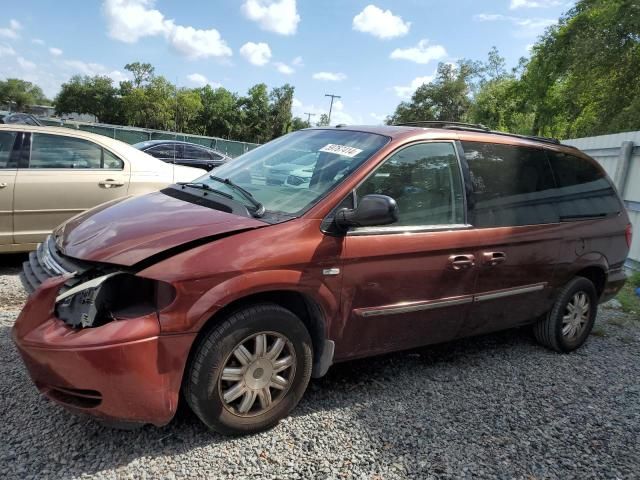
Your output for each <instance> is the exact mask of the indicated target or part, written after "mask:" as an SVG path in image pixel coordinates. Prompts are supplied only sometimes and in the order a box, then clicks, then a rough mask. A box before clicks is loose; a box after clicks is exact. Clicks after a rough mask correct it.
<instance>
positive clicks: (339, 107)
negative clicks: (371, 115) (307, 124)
mask: <svg viewBox="0 0 640 480" xmlns="http://www.w3.org/2000/svg"><path fill="white" fill-rule="evenodd" d="M328 102H329V100H328V99H327V103H326V105H325V106H323V107H318V106H316V105H313V104H310V105H308V104H304V103H303V102H301V101H300V100H299V99H296V98H294V99H293V103H292V107H293V108H292V109H293V114H294V116H297V117H300V118H302V119H304V120H305V121H306V120H307V115H306V113H311V114H312V116H311V124H312V125H315V123H316V122H317V121H318V120H320V115H322V114H323V113H324V114H327V115H328V114H329V103H328ZM347 110H348V109H347V107H346V106H345V105H344V103H343V102H342V101H341V100H336V101H334V102H333V111H332V112H331V124H332V125H338V124H341V123H342V124H346V125H358V124H363V123H365V122H364V121H363V119H362V117H361V116H359V115H357V116H354V115H352V114H350V113H349V112H348V111H347Z"/></svg>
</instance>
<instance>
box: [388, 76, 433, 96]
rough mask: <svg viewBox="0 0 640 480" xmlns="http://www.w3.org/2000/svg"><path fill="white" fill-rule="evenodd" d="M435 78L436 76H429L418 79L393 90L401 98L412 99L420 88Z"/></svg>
mask: <svg viewBox="0 0 640 480" xmlns="http://www.w3.org/2000/svg"><path fill="white" fill-rule="evenodd" d="M434 78H435V75H427V76H426V77H416V78H414V79H413V80H411V83H409V85H396V86H395V87H393V90H394V91H395V92H396V95H397V96H399V97H400V98H410V97H411V95H413V92H415V91H416V90H417V89H418V87H421V86H422V85H424V84H425V83H430V82H432V81H433V79H434Z"/></svg>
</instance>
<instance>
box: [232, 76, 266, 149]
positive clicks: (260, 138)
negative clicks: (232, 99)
mask: <svg viewBox="0 0 640 480" xmlns="http://www.w3.org/2000/svg"><path fill="white" fill-rule="evenodd" d="M238 106H239V111H240V115H241V117H240V119H239V120H240V122H241V124H240V125H239V126H240V127H241V128H242V129H241V130H240V132H239V133H240V139H242V140H244V141H248V142H256V143H264V142H267V141H269V140H271V131H272V130H271V125H270V122H269V120H270V115H269V114H270V106H269V95H268V93H267V86H266V85H265V84H264V83H258V84H257V85H254V86H253V87H251V88H250V89H249V91H248V92H247V96H246V97H240V99H239V101H238Z"/></svg>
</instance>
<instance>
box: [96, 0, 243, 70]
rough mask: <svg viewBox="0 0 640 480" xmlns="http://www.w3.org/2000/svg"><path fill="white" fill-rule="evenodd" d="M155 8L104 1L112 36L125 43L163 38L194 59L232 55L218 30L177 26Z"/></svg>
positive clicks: (126, 0) (137, 0) (130, 0)
mask: <svg viewBox="0 0 640 480" xmlns="http://www.w3.org/2000/svg"><path fill="white" fill-rule="evenodd" d="M154 5H155V1H154V0H105V1H104V3H103V5H102V11H103V13H104V15H105V17H106V19H107V25H108V31H109V36H110V37H111V38H114V39H116V40H119V41H121V42H125V43H136V42H137V41H138V40H139V39H140V38H143V37H154V36H163V37H164V38H165V39H166V40H167V42H169V44H170V45H171V46H172V47H173V49H174V50H175V51H177V52H178V53H180V54H181V55H184V56H185V57H187V58H189V59H192V60H193V59H200V58H208V57H228V56H231V55H232V52H231V49H230V48H229V47H228V46H227V44H226V42H225V41H224V40H223V39H222V37H221V36H220V33H219V32H218V31H217V30H216V29H214V28H211V29H208V30H200V29H196V28H193V27H190V26H183V25H176V23H175V22H174V21H173V20H170V19H167V18H165V16H164V14H163V13H162V12H160V11H159V10H156V9H154V8H153V6H154Z"/></svg>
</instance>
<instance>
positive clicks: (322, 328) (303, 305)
mask: <svg viewBox="0 0 640 480" xmlns="http://www.w3.org/2000/svg"><path fill="white" fill-rule="evenodd" d="M259 303H274V304H276V305H280V306H281V307H283V308H286V309H287V310H290V311H291V312H293V313H294V314H295V315H296V316H297V317H298V318H300V320H302V323H304V325H305V327H306V328H307V331H308V332H309V335H310V336H311V341H312V345H313V369H314V372H315V371H316V368H317V366H318V365H319V364H320V362H321V360H322V353H323V351H324V348H325V343H326V324H325V320H324V315H323V313H322V310H321V309H320V307H319V306H318V304H317V303H316V302H315V301H314V300H313V299H311V298H309V297H308V296H306V295H304V294H302V293H300V292H296V291H293V290H275V291H270V292H261V293H256V294H253V295H249V296H247V297H243V298H240V299H238V300H235V301H233V302H231V303H229V304H228V305H225V306H224V307H223V308H221V309H220V310H218V311H217V312H216V313H215V314H214V315H213V316H212V317H211V318H210V319H209V320H207V322H206V323H205V324H204V325H203V326H202V328H201V329H200V332H199V333H198V336H197V338H196V340H195V341H194V342H193V346H192V347H191V353H190V355H189V356H190V357H191V355H192V354H193V352H194V351H195V350H196V347H197V345H198V343H199V342H200V340H201V339H202V338H203V337H205V336H206V333H207V332H208V331H210V330H211V329H212V328H214V327H215V326H216V325H218V323H219V322H220V321H222V320H223V319H224V318H226V317H228V316H229V315H231V314H233V313H234V312H236V311H238V310H241V309H243V308H246V307H249V306H251V305H256V304H259Z"/></svg>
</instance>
